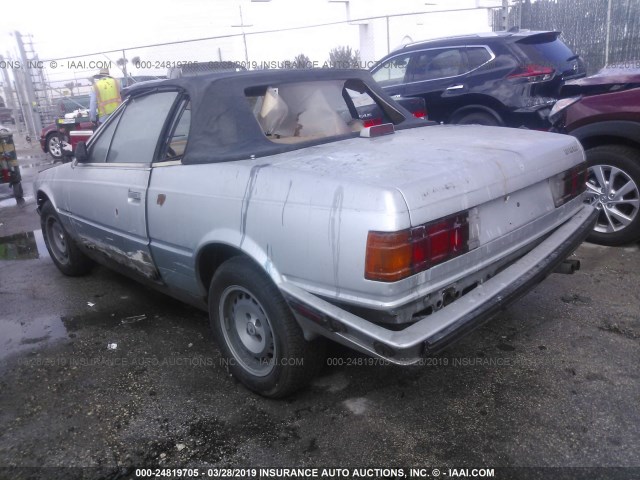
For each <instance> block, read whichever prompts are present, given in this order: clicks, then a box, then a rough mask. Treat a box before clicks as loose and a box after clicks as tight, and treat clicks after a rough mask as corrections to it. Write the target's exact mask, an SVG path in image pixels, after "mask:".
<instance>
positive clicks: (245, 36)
mask: <svg viewBox="0 0 640 480" xmlns="http://www.w3.org/2000/svg"><path fill="white" fill-rule="evenodd" d="M238 8H240V25H231V26H232V27H240V28H242V42H243V43H244V59H245V61H246V62H247V70H248V69H249V52H248V50H247V34H246V33H244V27H253V25H245V24H244V19H243V17H242V5H238Z"/></svg>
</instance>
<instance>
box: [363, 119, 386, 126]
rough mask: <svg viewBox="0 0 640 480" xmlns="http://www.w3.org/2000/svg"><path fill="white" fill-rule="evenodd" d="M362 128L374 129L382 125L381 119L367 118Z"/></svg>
mask: <svg viewBox="0 0 640 480" xmlns="http://www.w3.org/2000/svg"><path fill="white" fill-rule="evenodd" d="M362 123H363V124H364V128H369V127H375V126H376V125H382V119H381V118H368V119H366V120H365V121H364V122H362Z"/></svg>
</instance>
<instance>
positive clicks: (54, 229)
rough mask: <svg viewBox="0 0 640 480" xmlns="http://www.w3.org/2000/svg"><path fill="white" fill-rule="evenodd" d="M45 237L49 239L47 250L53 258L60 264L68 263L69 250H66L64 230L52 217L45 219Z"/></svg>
mask: <svg viewBox="0 0 640 480" xmlns="http://www.w3.org/2000/svg"><path fill="white" fill-rule="evenodd" d="M46 234H47V239H48V240H49V251H50V253H51V254H52V255H53V256H54V257H55V259H56V260H57V261H58V262H59V263H62V264H65V265H66V264H67V263H69V252H68V251H67V241H66V239H65V236H64V230H62V226H61V225H60V223H59V222H58V221H57V220H56V219H55V218H53V217H49V219H48V220H47V229H46Z"/></svg>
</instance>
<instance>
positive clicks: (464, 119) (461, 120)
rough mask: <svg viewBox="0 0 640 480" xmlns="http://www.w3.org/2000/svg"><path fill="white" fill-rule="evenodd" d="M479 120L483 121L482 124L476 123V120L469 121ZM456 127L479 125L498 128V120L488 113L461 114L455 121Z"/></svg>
mask: <svg viewBox="0 0 640 480" xmlns="http://www.w3.org/2000/svg"><path fill="white" fill-rule="evenodd" d="M474 117H475V118H481V119H484V120H485V122H484V123H478V122H477V120H476V121H469V119H470V118H474ZM453 123H456V124H458V125H474V124H479V125H487V126H499V125H500V122H498V120H497V119H496V118H495V117H494V116H493V115H491V114H490V113H487V112H480V111H478V112H469V113H464V114H462V115H461V116H460V117H458V118H457V119H456V121H455V122H453Z"/></svg>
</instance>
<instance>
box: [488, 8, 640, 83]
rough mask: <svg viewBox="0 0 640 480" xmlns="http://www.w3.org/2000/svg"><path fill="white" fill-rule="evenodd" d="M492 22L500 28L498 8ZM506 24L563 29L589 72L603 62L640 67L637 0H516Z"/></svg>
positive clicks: (623, 66)
mask: <svg viewBox="0 0 640 480" xmlns="http://www.w3.org/2000/svg"><path fill="white" fill-rule="evenodd" d="M492 23H493V29H494V30H500V29H501V22H500V17H499V14H498V12H495V13H494V16H493V19H492ZM507 24H508V28H513V27H520V28H526V29H530V30H557V31H560V32H562V38H563V40H564V41H565V43H566V44H567V45H569V47H570V48H571V49H572V50H573V51H575V52H576V53H577V54H579V55H580V56H581V57H582V58H583V60H584V61H585V64H586V66H587V72H588V73H589V74H593V73H596V72H597V71H599V70H600V69H602V68H604V67H605V66H608V67H621V68H632V67H634V68H640V0H561V1H557V0H536V1H532V0H518V1H517V3H515V4H513V5H512V6H511V7H510V9H509V15H508V19H507Z"/></svg>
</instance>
